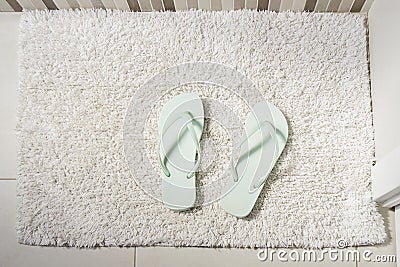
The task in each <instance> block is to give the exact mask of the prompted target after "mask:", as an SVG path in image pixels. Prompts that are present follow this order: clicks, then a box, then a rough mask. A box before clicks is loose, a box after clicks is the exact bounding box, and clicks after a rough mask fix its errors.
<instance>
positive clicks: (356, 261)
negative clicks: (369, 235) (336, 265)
mask: <svg viewBox="0 0 400 267" xmlns="http://www.w3.org/2000/svg"><path fill="white" fill-rule="evenodd" d="M356 250H357V253H358V247H356ZM356 267H358V261H357V260H356Z"/></svg>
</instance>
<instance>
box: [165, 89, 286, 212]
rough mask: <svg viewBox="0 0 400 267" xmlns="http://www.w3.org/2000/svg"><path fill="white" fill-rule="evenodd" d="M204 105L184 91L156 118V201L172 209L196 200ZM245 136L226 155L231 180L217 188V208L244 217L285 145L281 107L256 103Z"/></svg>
mask: <svg viewBox="0 0 400 267" xmlns="http://www.w3.org/2000/svg"><path fill="white" fill-rule="evenodd" d="M203 127H204V109H203V104H202V101H201V99H200V98H199V96H198V95H197V94H195V93H184V94H181V95H178V96H176V97H174V98H173V99H171V100H170V101H169V102H168V103H167V104H166V105H165V106H164V107H163V109H162V111H161V114H160V119H159V137H158V146H157V147H158V151H157V152H158V157H159V163H160V166H161V169H162V172H161V176H162V201H163V203H164V205H165V206H166V207H168V208H170V209H172V210H177V211H181V210H186V209H189V208H191V207H193V206H194V204H195V201H196V184H195V183H196V181H195V180H196V170H197V168H198V167H199V164H200V157H201V154H202V152H201V147H200V138H201V135H202V132H203ZM244 128H245V133H246V134H245V135H244V137H243V138H242V139H241V140H240V141H239V143H238V145H237V146H236V147H235V148H234V152H235V151H240V153H239V158H238V159H237V160H234V157H233V156H232V157H231V162H230V172H231V177H232V178H231V179H229V182H228V183H227V186H226V190H225V191H224V192H222V194H221V195H222V197H221V199H220V205H221V207H222V208H223V209H224V210H225V211H226V212H228V213H230V214H232V215H234V216H236V217H241V218H242V217H246V216H247V215H248V214H249V213H250V212H251V210H252V209H253V207H254V204H255V203H256V201H257V198H258V196H259V195H260V192H261V190H262V188H263V186H264V183H265V181H266V180H267V178H268V175H269V173H270V172H271V170H272V168H273V166H274V165H275V163H276V161H277V159H278V158H279V156H280V154H281V153H282V151H283V148H284V147H285V144H286V141H287V137H288V126H287V122H286V119H285V117H284V116H283V114H282V112H281V111H280V110H279V109H278V108H277V107H275V106H274V105H272V104H271V103H268V102H266V101H264V102H260V103H257V104H256V105H255V106H254V107H253V108H252V112H250V113H249V114H248V116H247V119H246V121H245V125H244Z"/></svg>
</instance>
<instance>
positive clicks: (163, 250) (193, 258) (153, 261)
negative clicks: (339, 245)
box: [135, 247, 356, 267]
mask: <svg viewBox="0 0 400 267" xmlns="http://www.w3.org/2000/svg"><path fill="white" fill-rule="evenodd" d="M351 250H354V251H355V250H356V249H354V248H352V249H351ZM272 251H273V250H272V249H269V250H268V251H267V255H269V258H268V259H266V260H265V261H263V260H260V259H259V256H258V253H259V252H260V250H258V249H255V250H254V249H212V248H169V247H157V248H154V247H152V248H137V249H136V265H135V266H136V267H161V266H174V267H183V266H185V267H191V266H193V267H194V266H196V267H208V266H219V267H225V266H226V267H228V266H229V267H235V266H238V267H239V266H241V267H242V266H274V267H280V266H297V267H299V266H300V267H301V266H320V267H329V266H340V267H350V266H351V267H356V262H355V261H348V262H340V261H331V260H329V258H328V256H325V260H324V261H319V260H318V259H319V258H321V254H322V251H316V254H315V255H316V257H315V259H316V260H315V261H309V260H301V259H302V257H303V256H302V255H303V253H304V250H301V249H293V250H289V249H275V250H274V251H275V253H273V252H272ZM281 251H284V252H281ZM283 253H286V254H283ZM278 254H279V255H281V256H280V258H281V260H280V259H279V258H278V256H277V255H278ZM271 255H272V257H271ZM305 255H306V259H308V256H307V255H308V254H305ZM325 255H327V254H325ZM263 257H265V254H261V255H260V258H261V259H263ZM295 259H300V260H296V261H295Z"/></svg>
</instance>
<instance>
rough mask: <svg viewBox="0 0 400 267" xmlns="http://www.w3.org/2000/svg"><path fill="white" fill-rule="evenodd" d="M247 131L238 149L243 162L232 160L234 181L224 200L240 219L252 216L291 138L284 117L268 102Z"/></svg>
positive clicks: (260, 107) (254, 115)
mask: <svg viewBox="0 0 400 267" xmlns="http://www.w3.org/2000/svg"><path fill="white" fill-rule="evenodd" d="M244 128H245V133H246V134H245V135H244V136H243V138H242V139H241V140H240V142H239V144H238V145H237V146H236V148H234V151H237V150H239V151H240V154H239V159H238V161H237V162H236V163H235V162H234V160H233V157H232V159H231V174H232V178H231V179H229V182H228V184H227V187H226V190H225V191H224V192H223V193H224V194H223V197H222V198H221V200H220V205H221V207H222V208H223V209H224V210H225V211H226V212H228V213H230V214H232V215H234V216H236V217H239V218H243V217H246V216H247V215H249V214H250V212H251V210H252V209H253V207H254V204H255V203H256V201H257V198H258V197H259V195H260V193H261V190H262V189H263V187H264V183H265V181H266V180H267V178H268V175H269V173H270V172H271V171H272V169H273V167H274V165H275V163H276V161H277V160H278V158H279V156H280V155H281V153H282V151H283V148H284V147H285V145H286V141H287V138H288V125H287V122H286V119H285V117H284V115H283V114H282V112H281V111H280V110H279V109H278V108H277V107H275V106H274V105H273V104H271V103H268V102H260V103H257V104H256V105H255V106H254V107H253V110H252V112H250V113H249V115H248V116H247V119H246V121H245V126H244Z"/></svg>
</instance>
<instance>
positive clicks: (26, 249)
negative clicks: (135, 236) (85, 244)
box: [0, 181, 135, 267]
mask: <svg viewBox="0 0 400 267" xmlns="http://www.w3.org/2000/svg"><path fill="white" fill-rule="evenodd" d="M15 185H16V182H15V181H0V218H1V219H0V266H4V267H25V266H26V267H47V266H52V267H53V266H57V267H63V266H65V267H71V266H74V267H92V266H93V267H102V266H104V267H109V266H118V267H132V266H133V263H134V252H135V249H134V248H98V249H76V248H54V247H32V246H24V245H20V244H17V241H16V240H17V238H16V233H15V202H16V199H15Z"/></svg>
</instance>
